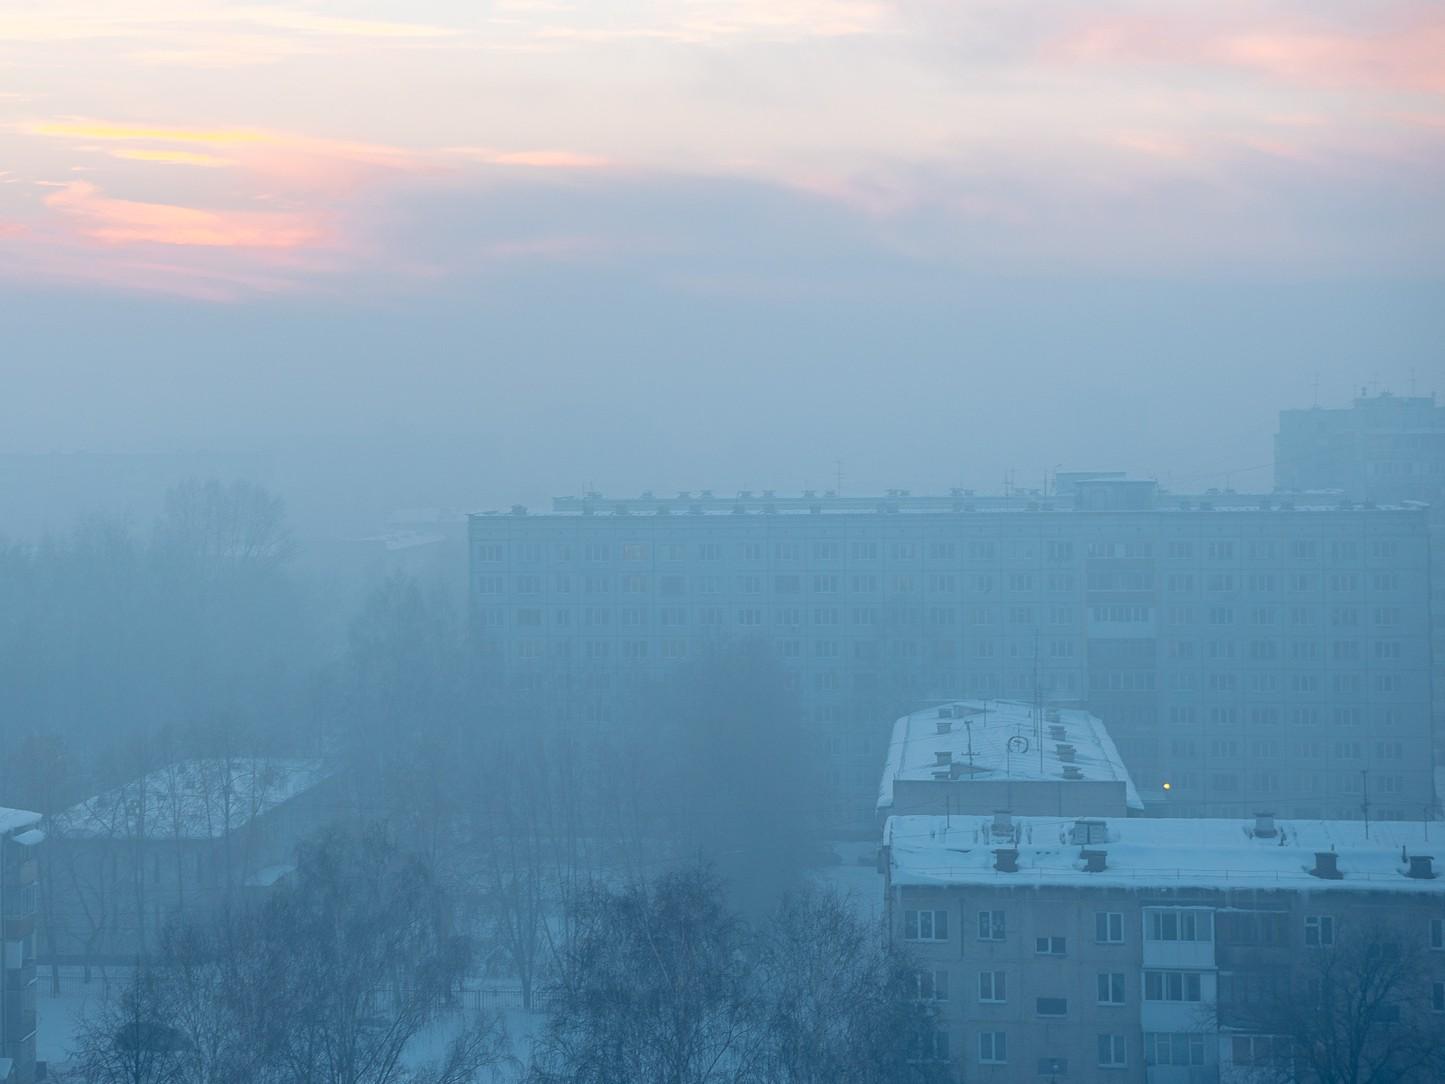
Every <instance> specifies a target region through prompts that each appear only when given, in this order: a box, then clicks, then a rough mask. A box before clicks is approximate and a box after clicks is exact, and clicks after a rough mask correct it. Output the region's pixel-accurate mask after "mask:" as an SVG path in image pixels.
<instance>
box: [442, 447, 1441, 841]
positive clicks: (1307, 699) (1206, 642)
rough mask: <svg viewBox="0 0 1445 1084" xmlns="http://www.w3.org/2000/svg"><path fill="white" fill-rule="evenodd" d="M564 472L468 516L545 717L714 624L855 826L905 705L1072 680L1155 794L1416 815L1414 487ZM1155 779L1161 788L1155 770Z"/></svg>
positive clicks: (489, 630)
mask: <svg viewBox="0 0 1445 1084" xmlns="http://www.w3.org/2000/svg"><path fill="white" fill-rule="evenodd" d="M1059 483H1060V484H1059V492H1058V494H1057V495H1054V496H1040V495H1037V494H1022V495H1020V494H1015V495H1011V496H1008V497H979V496H976V495H973V494H971V493H969V492H967V491H961V490H960V491H956V492H954V493H952V494H950V495H948V496H942V497H911V496H909V495H908V494H906V493H903V492H894V493H890V494H885V495H884V496H881V497H877V498H861V497H854V498H848V497H836V496H832V495H830V494H804V495H803V496H801V497H778V496H775V495H774V494H771V493H763V494H760V495H755V494H747V493H744V494H740V495H739V496H738V497H736V498H718V497H714V496H712V495H710V494H706V493H704V494H700V495H698V494H681V495H679V496H677V497H675V498H655V497H651V496H647V495H644V496H643V497H641V498H638V499H636V500H608V499H603V498H601V497H599V496H596V495H590V496H586V497H579V498H559V499H558V500H557V501H555V503H554V507H553V509H552V511H551V512H549V513H545V514H537V515H529V514H527V513H526V510H525V509H522V508H515V509H513V510H512V512H511V513H510V514H508V513H489V514H481V515H474V516H472V517H471V521H470V547H471V555H470V559H471V603H472V607H471V609H472V620H473V624H474V628H475V635H476V640H477V644H478V647H479V650H480V651H482V652H483V653H484V654H486V655H488V656H490V657H491V658H493V659H494V660H496V662H497V663H498V667H499V673H501V674H503V675H505V678H506V679H507V680H510V681H513V682H515V683H517V685H518V686H519V687H520V691H521V692H522V693H523V694H524V695H525V696H527V697H528V698H537V697H544V696H545V697H551V698H553V700H554V701H555V702H556V703H555V706H554V707H553V708H552V709H551V710H553V711H554V712H555V713H557V714H559V715H561V716H565V717H567V718H579V719H587V718H589V717H590V718H595V719H605V718H608V717H609V716H610V715H611V714H612V713H614V712H619V711H622V710H625V708H624V707H623V706H622V704H623V703H624V698H623V696H622V690H623V687H624V686H625V685H626V684H627V682H628V677H629V675H654V676H655V675H656V674H657V673H659V672H661V671H663V670H665V669H666V668H667V667H669V666H671V665H673V664H674V663H675V662H677V661H678V660H681V659H684V658H688V657H691V656H696V655H698V654H699V653H702V652H705V651H707V649H708V645H709V644H711V643H714V642H716V641H718V640H721V639H725V638H729V637H734V638H743V637H747V638H755V639H760V640H764V641H766V642H767V643H769V644H770V645H771V646H772V648H773V651H774V653H775V655H776V656H777V658H778V659H779V661H780V663H781V664H782V666H783V667H784V668H785V669H786V672H787V675H788V680H789V682H790V683H791V685H792V687H793V688H794V689H795V690H796V692H797V695H798V697H799V700H800V702H801V706H802V710H803V711H804V712H805V715H806V718H807V719H808V721H809V723H810V725H812V726H813V727H814V728H815V730H816V733H815V741H814V743H813V744H814V747H815V748H819V749H826V750H827V756H826V767H825V775H826V781H827V783H828V785H829V793H830V794H831V799H830V802H831V804H830V805H829V808H828V809H827V810H826V814H827V816H828V819H829V820H831V821H832V822H833V823H835V824H840V825H841V824H847V825H850V826H853V827H856V828H859V829H861V830H867V829H869V828H871V827H872V826H873V810H874V805H875V802H876V784H877V778H878V777H877V770H878V769H877V765H878V764H879V762H880V760H881V758H882V754H883V752H884V749H885V747H886V745H887V741H888V736H889V735H888V726H887V724H880V720H887V719H893V718H896V717H897V716H898V715H900V714H902V713H903V712H906V711H908V710H911V709H912V708H914V707H916V706H917V705H918V704H920V703H926V702H928V701H929V700H942V699H953V698H976V699H993V698H1010V699H1018V700H1028V701H1033V700H1036V699H1039V698H1045V699H1047V700H1049V701H1050V702H1051V703H1055V704H1057V703H1061V702H1064V703H1073V704H1076V705H1078V706H1080V707H1082V708H1084V709H1086V710H1088V711H1090V712H1092V713H1094V714H1095V715H1097V716H1099V717H1100V718H1102V719H1105V720H1107V722H1108V726H1109V730H1110V733H1111V734H1112V736H1113V738H1114V741H1115V742H1116V743H1117V745H1118V747H1119V750H1120V752H1121V753H1122V754H1123V758H1124V760H1125V762H1126V763H1128V765H1129V768H1130V773H1131V775H1132V776H1133V779H1134V781H1135V783H1136V784H1137V785H1138V788H1139V791H1140V793H1141V795H1142V797H1143V799H1144V801H1145V803H1146V805H1147V806H1149V807H1150V809H1151V811H1157V812H1162V813H1165V814H1178V815H1190V816H1192V815H1200V814H1204V813H1208V814H1213V815H1241V816H1247V815H1249V814H1251V813H1252V812H1253V811H1254V810H1255V809H1256V808H1275V809H1277V810H1279V811H1280V812H1281V813H1282V814H1289V815H1294V816H1301V817H1321V816H1324V817H1357V816H1360V815H1361V812H1362V810H1363V809H1365V808H1366V807H1368V813H1369V815H1370V816H1372V817H1419V816H1421V815H1422V814H1423V813H1424V812H1425V810H1426V809H1427V808H1429V807H1430V806H1431V805H1432V803H1433V800H1434V795H1433V785H1432V780H1431V770H1430V707H1429V705H1430V695H1431V694H1430V684H1431V632H1430V624H1429V616H1428V607H1427V602H1426V599H1427V596H1428V591H1427V585H1428V580H1429V560H1428V536H1427V524H1426V513H1425V511H1424V509H1423V508H1420V507H1413V506H1412V507H1406V506H1394V505H1379V504H1377V505H1375V506H1373V507H1367V506H1365V505H1363V504H1361V503H1360V502H1357V501H1351V500H1347V499H1341V498H1338V497H1318V498H1316V497H1311V498H1277V497H1273V496H1242V495H1238V494H1233V493H1225V494H1204V495H1193V496H1178V495H1171V494H1165V493H1161V492H1160V491H1159V490H1158V488H1157V486H1155V484H1154V483H1152V482H1138V481H1130V480H1127V479H1122V478H1119V477H1117V476H1060V479H1059ZM1166 783H1167V784H1168V785H1169V789H1167V790H1166V789H1165V784H1166Z"/></svg>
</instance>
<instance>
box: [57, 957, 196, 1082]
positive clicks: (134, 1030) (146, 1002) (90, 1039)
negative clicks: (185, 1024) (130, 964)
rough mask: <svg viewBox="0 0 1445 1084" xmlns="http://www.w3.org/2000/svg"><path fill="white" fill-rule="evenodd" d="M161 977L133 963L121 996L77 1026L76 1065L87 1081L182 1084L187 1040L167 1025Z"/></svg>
mask: <svg viewBox="0 0 1445 1084" xmlns="http://www.w3.org/2000/svg"><path fill="white" fill-rule="evenodd" d="M169 1017H170V1006H169V1005H168V1003H167V996H166V990H165V986H164V985H163V983H162V982H161V981H160V978H159V976H157V975H156V974H155V973H154V972H151V971H149V970H147V969H146V968H143V967H137V968H136V969H135V971H134V973H133V974H132V976H131V978H130V981H129V982H128V983H127V985H126V987H125V989H123V990H122V991H121V993H120V996H119V997H117V998H114V999H110V1000H107V1001H106V1002H104V1004H103V1007H102V1008H101V1009H100V1011H99V1012H98V1013H96V1014H95V1015H93V1016H91V1017H89V1018H87V1019H86V1020H84V1021H83V1022H82V1024H81V1028H80V1037H79V1041H78V1043H77V1052H76V1057H75V1066H76V1068H77V1069H78V1070H79V1073H80V1079H82V1080H84V1081H85V1082H86V1084H181V1082H182V1081H183V1080H184V1079H185V1078H184V1077H183V1076H182V1075H181V1056H182V1054H183V1053H184V1051H185V1048H186V1040H185V1038H184V1037H183V1036H182V1035H181V1034H180V1033H179V1032H178V1031H177V1030H176V1029H175V1028H173V1027H172V1026H171V1025H170V1024H169V1022H168V1021H169Z"/></svg>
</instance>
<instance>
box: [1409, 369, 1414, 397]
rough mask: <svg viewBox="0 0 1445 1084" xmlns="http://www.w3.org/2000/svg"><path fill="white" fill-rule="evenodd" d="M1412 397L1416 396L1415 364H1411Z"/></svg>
mask: <svg viewBox="0 0 1445 1084" xmlns="http://www.w3.org/2000/svg"><path fill="white" fill-rule="evenodd" d="M1410 398H1411V399H1413V398H1415V366H1413V365H1412V366H1410Z"/></svg>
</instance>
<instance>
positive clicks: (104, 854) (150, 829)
mask: <svg viewBox="0 0 1445 1084" xmlns="http://www.w3.org/2000/svg"><path fill="white" fill-rule="evenodd" d="M327 778H328V777H327V775H326V773H325V771H324V770H323V768H322V766H321V764H320V762H318V761H313V760H291V759H278V758H264V757H233V758H214V759H197V760H182V761H177V762H175V763H173V764H169V765H166V766H165V767H162V768H157V769H155V770H153V771H150V772H147V773H146V774H145V775H143V776H140V777H139V778H136V779H133V780H130V781H129V782H127V783H124V784H122V785H121V786H119V787H115V788H113V789H111V790H108V791H106V792H104V793H102V794H98V795H96V796H95V797H93V798H89V799H87V800H86V801H84V802H81V803H80V804H79V805H76V806H74V807H72V808H71V809H68V810H66V811H65V812H63V813H61V814H59V815H58V816H56V817H54V818H53V819H52V829H53V831H52V836H51V840H50V842H49V844H48V849H49V860H50V861H51V862H52V863H54V866H53V867H52V868H54V869H55V870H56V873H57V876H55V877H54V879H53V885H54V888H53V891H52V898H51V900H50V905H49V914H48V915H47V920H48V922H49V925H50V931H51V936H52V939H53V942H54V945H55V952H56V955H57V956H58V957H60V958H61V959H84V960H101V961H104V960H116V961H121V962H124V961H133V960H134V959H135V957H136V956H137V955H138V954H144V953H146V952H149V951H153V950H154V949H155V948H156V946H157V945H159V943H160V937H161V934H162V932H163V931H164V930H165V928H166V926H167V925H168V924H170V923H172V922H174V921H178V920H189V921H198V920H202V919H204V918H206V917H209V916H211V915H214V914H215V913H217V911H218V910H219V909H220V908H221V907H222V906H224V905H226V904H227V903H230V902H234V901H235V900H237V899H239V898H242V897H243V896H245V895H246V894H251V893H256V892H260V891H264V890H266V889H268V888H269V887H271V886H272V885H273V884H275V883H276V882H277V881H278V880H279V879H281V878H283V877H285V876H287V875H288V874H289V873H290V872H291V870H292V869H294V861H295V849H296V846H297V844H298V843H299V842H300V841H301V840H302V839H304V838H305V836H306V835H307V834H309V833H310V832H311V831H313V830H314V829H315V828H317V827H318V826H320V825H322V824H324V823H326V822H327V821H328V820H330V819H331V816H332V814H333V813H334V810H335V807H334V803H335V801H336V796H335V795H334V794H333V793H332V788H331V787H330V786H328V785H327Z"/></svg>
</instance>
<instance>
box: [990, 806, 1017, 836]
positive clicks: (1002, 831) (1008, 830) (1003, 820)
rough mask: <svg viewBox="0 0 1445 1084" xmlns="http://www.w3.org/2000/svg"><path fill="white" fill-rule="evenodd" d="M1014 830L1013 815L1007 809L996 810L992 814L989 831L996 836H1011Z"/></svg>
mask: <svg viewBox="0 0 1445 1084" xmlns="http://www.w3.org/2000/svg"><path fill="white" fill-rule="evenodd" d="M1013 830H1014V818H1013V814H1012V813H1010V812H1009V811H1008V810H1007V809H996V810H994V814H993V826H992V828H991V831H992V832H993V834H994V835H996V836H1011V835H1013Z"/></svg>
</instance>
